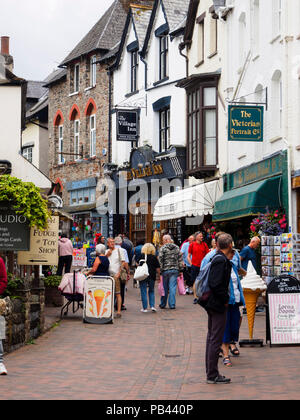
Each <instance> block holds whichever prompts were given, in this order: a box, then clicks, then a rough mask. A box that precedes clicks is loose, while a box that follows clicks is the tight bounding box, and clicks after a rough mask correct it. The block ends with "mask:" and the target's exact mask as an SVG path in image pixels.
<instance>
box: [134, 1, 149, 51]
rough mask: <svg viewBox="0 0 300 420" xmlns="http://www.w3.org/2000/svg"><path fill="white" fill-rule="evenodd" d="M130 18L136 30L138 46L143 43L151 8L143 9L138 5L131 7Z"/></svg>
mask: <svg viewBox="0 0 300 420" xmlns="http://www.w3.org/2000/svg"><path fill="white" fill-rule="evenodd" d="M131 10H132V18H133V23H134V27H135V30H136V34H137V38H138V42H139V46H140V48H141V47H142V46H143V45H144V42H145V37H146V34H147V29H148V26H149V21H150V17H151V14H152V8H151V9H143V8H139V7H132V9H131Z"/></svg>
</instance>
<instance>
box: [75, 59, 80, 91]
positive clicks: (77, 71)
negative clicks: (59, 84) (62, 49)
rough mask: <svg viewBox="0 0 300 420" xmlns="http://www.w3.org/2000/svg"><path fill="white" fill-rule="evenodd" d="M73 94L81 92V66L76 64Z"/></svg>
mask: <svg viewBox="0 0 300 420" xmlns="http://www.w3.org/2000/svg"><path fill="white" fill-rule="evenodd" d="M73 77H74V80H73V93H78V92H79V90H80V64H79V63H76V64H75V65H74V74H73Z"/></svg>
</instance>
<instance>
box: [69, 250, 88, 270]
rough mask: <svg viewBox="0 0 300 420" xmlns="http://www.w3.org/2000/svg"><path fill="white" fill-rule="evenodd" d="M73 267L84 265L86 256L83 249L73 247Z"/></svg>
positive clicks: (85, 264)
mask: <svg viewBox="0 0 300 420" xmlns="http://www.w3.org/2000/svg"><path fill="white" fill-rule="evenodd" d="M72 265H73V267H86V266H87V256H86V250H85V249H74V251H73V262H72Z"/></svg>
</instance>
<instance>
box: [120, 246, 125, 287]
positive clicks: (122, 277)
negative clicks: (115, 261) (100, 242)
mask: <svg viewBox="0 0 300 420" xmlns="http://www.w3.org/2000/svg"><path fill="white" fill-rule="evenodd" d="M118 254H119V262H120V265H121V270H120V281H121V283H126V282H127V270H126V268H124V267H123V266H122V258H121V254H120V248H118Z"/></svg>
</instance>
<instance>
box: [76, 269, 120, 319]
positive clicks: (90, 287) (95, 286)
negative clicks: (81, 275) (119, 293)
mask: <svg viewBox="0 0 300 420" xmlns="http://www.w3.org/2000/svg"><path fill="white" fill-rule="evenodd" d="M114 298H115V281H114V279H113V278H112V277H97V276H95V277H88V279H87V281H86V287H85V294H84V311H83V322H84V323H87V324H112V323H113V322H114Z"/></svg>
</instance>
